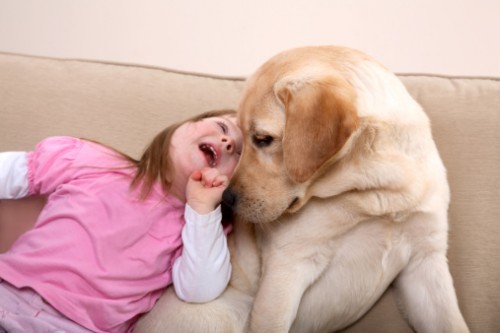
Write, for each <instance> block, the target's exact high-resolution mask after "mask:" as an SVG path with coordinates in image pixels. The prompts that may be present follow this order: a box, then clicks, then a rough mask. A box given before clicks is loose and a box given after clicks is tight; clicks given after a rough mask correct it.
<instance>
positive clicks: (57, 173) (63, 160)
mask: <svg viewBox="0 0 500 333" xmlns="http://www.w3.org/2000/svg"><path fill="white" fill-rule="evenodd" d="M82 145H83V142H82V140H80V139H77V138H71V137H51V138H47V139H45V140H43V141H41V142H40V143H38V144H37V146H36V147H35V150H34V151H32V152H30V153H28V179H29V194H30V195H47V194H50V193H52V192H54V191H55V189H56V188H57V187H58V186H59V185H61V184H64V183H67V182H68V181H69V180H71V179H72V178H73V177H74V175H75V171H76V169H77V168H75V167H73V162H74V160H75V158H76V156H77V155H78V153H79V151H80V149H81V147H82Z"/></svg>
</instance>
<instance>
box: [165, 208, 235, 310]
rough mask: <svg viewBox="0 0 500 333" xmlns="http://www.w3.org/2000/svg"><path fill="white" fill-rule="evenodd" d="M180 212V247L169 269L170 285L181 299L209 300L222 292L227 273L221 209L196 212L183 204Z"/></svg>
mask: <svg viewBox="0 0 500 333" xmlns="http://www.w3.org/2000/svg"><path fill="white" fill-rule="evenodd" d="M184 216H185V220H186V224H185V226H184V229H183V231H182V240H183V243H184V248H183V251H182V255H181V256H180V257H179V258H178V259H177V260H176V261H175V263H174V266H173V271H172V278H173V283H174V289H175V292H176V294H177V296H178V297H179V298H180V299H182V300H183V301H186V302H193V303H204V302H209V301H211V300H214V299H215V298H217V297H218V296H219V295H220V294H222V292H223V291H224V289H226V286H227V284H228V282H229V278H230V276H231V262H230V256H229V250H228V247H227V241H226V236H225V235H224V231H223V227H222V223H221V220H222V213H221V209H220V206H218V207H217V208H216V209H215V210H214V211H212V212H211V213H209V214H206V215H200V214H198V213H197V212H196V211H195V210H194V209H192V208H191V207H190V206H189V205H188V204H187V205H186V209H185V214H184Z"/></svg>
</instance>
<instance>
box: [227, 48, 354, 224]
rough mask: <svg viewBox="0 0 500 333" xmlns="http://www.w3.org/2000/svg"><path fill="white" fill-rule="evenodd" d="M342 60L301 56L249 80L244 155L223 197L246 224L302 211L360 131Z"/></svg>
mask: <svg viewBox="0 0 500 333" xmlns="http://www.w3.org/2000/svg"><path fill="white" fill-rule="evenodd" d="M336 57H339V55H337V56H336V55H335V54H334V53H333V54H332V52H331V50H330V49H323V48H302V49H295V50H291V51H287V52H284V53H281V54H278V55H277V56H275V57H274V58H271V59H270V60H269V61H268V62H267V63H265V64H264V65H263V66H262V67H261V68H259V70H257V72H256V73H255V74H254V75H253V76H252V77H250V78H249V80H248V82H247V86H246V90H245V92H244V94H243V97H242V100H241V104H240V109H239V125H240V126H241V129H242V131H243V136H244V149H243V154H242V156H241V160H240V163H239V166H238V168H237V170H236V172H235V174H234V176H233V178H232V180H231V183H230V186H229V187H228V189H227V190H226V191H225V192H224V201H225V202H226V204H229V205H230V206H232V207H233V210H234V211H235V213H236V214H238V215H239V216H241V217H242V218H243V219H245V220H247V221H249V222H254V223H265V222H269V221H272V220H275V219H277V218H278V217H280V216H281V215H282V214H283V213H285V212H295V211H297V210H298V209H300V208H301V207H302V206H303V205H304V204H305V203H306V202H307V200H308V199H309V197H310V196H311V194H310V193H309V192H308V189H309V188H310V185H311V183H312V182H313V181H314V180H315V179H316V178H318V175H319V174H321V173H322V170H324V167H325V166H326V165H330V164H331V163H332V160H334V159H335V157H336V156H337V155H338V154H339V152H340V151H341V150H342V148H343V147H344V146H345V145H346V142H347V141H348V139H349V138H350V137H351V135H352V133H353V132H354V131H355V130H356V128H357V127H358V115H357V112H356V107H355V100H356V92H355V90H354V89H353V88H352V86H351V85H350V84H349V83H348V82H347V80H346V79H345V78H344V76H343V73H342V68H341V64H340V63H338V60H336ZM336 61H337V62H336ZM336 66H339V68H336Z"/></svg>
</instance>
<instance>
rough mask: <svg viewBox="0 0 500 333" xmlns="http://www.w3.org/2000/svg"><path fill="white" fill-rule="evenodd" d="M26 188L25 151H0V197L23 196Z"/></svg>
mask: <svg viewBox="0 0 500 333" xmlns="http://www.w3.org/2000/svg"><path fill="white" fill-rule="evenodd" d="M28 190H29V183H28V158H27V153H26V152H4V153H0V199H19V198H23V197H25V196H27V195H28Z"/></svg>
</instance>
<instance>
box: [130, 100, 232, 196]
mask: <svg viewBox="0 0 500 333" xmlns="http://www.w3.org/2000/svg"><path fill="white" fill-rule="evenodd" d="M222 116H236V111H235V110H229V109H227V110H214V111H208V112H204V113H201V114H199V115H196V116H194V117H192V118H189V119H187V120H184V121H182V122H179V123H176V124H173V125H171V126H169V127H167V128H165V129H164V130H163V131H161V132H160V133H158V134H157V135H156V136H155V137H154V139H153V140H152V141H151V143H150V144H149V145H148V146H147V147H146V150H145V151H144V153H143V154H142V156H141V158H140V159H139V160H136V159H133V158H131V157H130V156H125V157H126V158H127V159H128V160H129V161H131V162H132V163H133V164H134V165H135V166H136V167H137V173H136V174H135V177H134V178H133V179H132V183H131V187H132V188H136V187H137V186H138V185H139V184H142V185H141V194H140V196H141V198H142V199H145V198H146V197H147V196H148V195H149V193H150V192H151V189H152V188H153V185H154V184H155V182H156V181H159V182H160V184H161V186H162V189H163V191H164V192H165V193H168V191H169V190H170V186H171V185H172V181H173V179H172V177H175V174H174V170H173V164H172V161H171V159H170V154H169V148H170V141H171V139H172V134H173V133H174V132H175V130H176V129H177V128H179V126H181V125H183V124H185V123H188V122H197V121H200V120H203V119H205V118H212V117H222Z"/></svg>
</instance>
